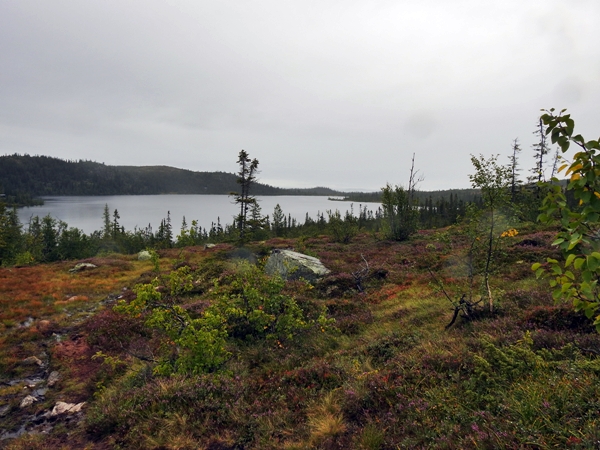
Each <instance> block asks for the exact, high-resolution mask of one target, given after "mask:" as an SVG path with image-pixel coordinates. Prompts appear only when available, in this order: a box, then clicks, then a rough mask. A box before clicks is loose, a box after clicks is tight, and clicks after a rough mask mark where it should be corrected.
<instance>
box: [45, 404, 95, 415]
mask: <svg viewBox="0 0 600 450" xmlns="http://www.w3.org/2000/svg"><path fill="white" fill-rule="evenodd" d="M85 403H86V402H81V403H77V404H75V403H66V402H56V405H54V408H53V409H52V412H51V413H50V417H56V416H59V415H61V414H75V413H77V412H79V411H81V408H83V406H84V405H85Z"/></svg>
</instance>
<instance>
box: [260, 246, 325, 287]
mask: <svg viewBox="0 0 600 450" xmlns="http://www.w3.org/2000/svg"><path fill="white" fill-rule="evenodd" d="M265 272H266V273H267V274H268V275H279V276H280V277H282V278H283V279H284V280H298V279H300V278H304V279H305V280H306V281H308V282H310V283H315V282H316V281H317V280H318V279H319V278H321V277H323V276H325V275H327V274H328V273H329V272H330V270H329V269H328V268H327V267H325V266H324V265H323V263H322V262H321V261H320V260H319V259H318V258H315V257H313V256H308V255H304V254H302V253H298V252H293V251H291V250H273V253H272V254H271V256H270V257H269V260H268V261H267V264H266V265H265Z"/></svg>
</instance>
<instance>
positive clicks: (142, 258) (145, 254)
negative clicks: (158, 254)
mask: <svg viewBox="0 0 600 450" xmlns="http://www.w3.org/2000/svg"><path fill="white" fill-rule="evenodd" d="M150 258H152V255H150V252H149V251H147V250H142V251H141V252H139V253H138V260H139V261H148V260H149V259H150Z"/></svg>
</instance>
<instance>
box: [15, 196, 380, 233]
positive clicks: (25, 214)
mask: <svg viewBox="0 0 600 450" xmlns="http://www.w3.org/2000/svg"><path fill="white" fill-rule="evenodd" d="M43 199H44V202H45V204H44V205H41V206H31V207H26V208H19V209H18V215H19V219H20V220H21V223H23V224H25V225H26V224H27V223H28V222H29V219H30V218H31V217H32V216H39V217H40V218H41V217H44V216H46V215H47V214H50V215H51V216H52V217H54V218H56V219H59V220H62V221H64V222H66V223H67V224H68V225H69V226H70V227H76V228H79V229H80V230H82V231H84V232H85V233H87V234H89V233H92V232H93V231H96V230H101V229H102V228H103V213H104V205H108V208H109V210H110V214H111V220H112V214H113V211H114V210H115V209H116V210H118V211H119V216H120V217H121V218H120V219H119V223H120V224H121V225H122V226H124V227H125V229H126V230H128V231H133V230H134V228H136V227H137V228H145V227H147V226H148V225H149V224H150V225H151V226H152V229H153V230H154V231H156V230H157V229H158V226H159V225H160V221H161V220H162V219H164V218H166V217H167V212H169V211H170V213H171V224H172V226H173V232H174V234H176V235H177V234H179V230H180V228H181V222H182V220H183V217H184V216H185V219H186V221H187V223H188V225H190V224H191V223H192V220H197V221H198V225H199V226H201V227H202V228H209V227H210V225H211V222H215V223H216V222H217V218H220V219H221V224H222V225H225V224H231V223H233V217H234V216H235V215H236V214H237V211H238V208H237V206H236V205H235V204H234V203H233V198H232V197H229V196H227V195H111V196H73V197H71V196H69V197H43ZM257 200H258V202H259V205H260V207H261V210H262V214H263V215H269V216H270V217H272V216H273V209H274V208H275V205H277V204H279V206H281V209H282V210H283V212H284V214H285V215H286V216H287V215H288V214H289V215H291V217H292V218H294V219H296V220H297V221H298V222H299V223H304V219H305V217H306V213H308V215H309V216H310V217H311V218H312V219H316V218H317V215H318V214H319V213H323V214H325V217H327V213H326V212H327V210H332V211H335V210H336V209H337V210H339V211H340V212H341V213H342V214H345V212H346V211H348V210H350V207H351V203H350V202H339V201H331V200H328V199H327V197H316V196H292V195H286V196H262V197H257ZM363 206H366V207H367V209H369V210H371V211H373V212H374V211H376V210H377V208H379V206H380V204H379V203H364V204H363ZM358 208H359V205H358V204H354V214H355V215H358Z"/></svg>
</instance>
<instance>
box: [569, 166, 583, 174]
mask: <svg viewBox="0 0 600 450" xmlns="http://www.w3.org/2000/svg"><path fill="white" fill-rule="evenodd" d="M579 169H583V164H573V165H571V167H569V170H567V171H566V172H565V175H569V174H570V173H571V172H576V171H578V170H579Z"/></svg>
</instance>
